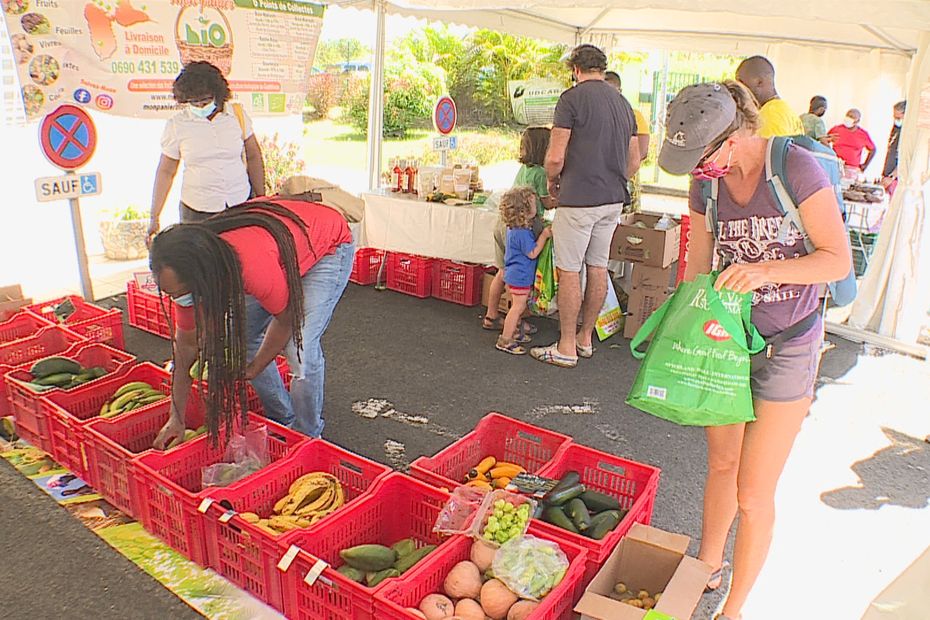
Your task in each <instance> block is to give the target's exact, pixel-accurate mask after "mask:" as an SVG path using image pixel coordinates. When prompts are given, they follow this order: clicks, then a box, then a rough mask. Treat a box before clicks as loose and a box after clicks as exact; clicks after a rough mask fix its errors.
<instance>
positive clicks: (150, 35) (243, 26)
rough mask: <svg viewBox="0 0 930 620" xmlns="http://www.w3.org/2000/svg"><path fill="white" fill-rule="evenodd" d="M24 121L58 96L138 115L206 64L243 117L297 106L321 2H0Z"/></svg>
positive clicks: (160, 110) (157, 114)
mask: <svg viewBox="0 0 930 620" xmlns="http://www.w3.org/2000/svg"><path fill="white" fill-rule="evenodd" d="M0 6H2V9H3V16H4V18H5V19H6V26H7V31H8V32H9V35H10V41H11V44H12V50H13V58H14V62H15V64H16V70H17V73H18V75H19V79H20V84H21V85H22V96H23V101H24V103H25V108H26V116H27V118H28V119H30V120H34V119H37V118H40V117H41V116H42V115H44V114H46V113H48V112H50V111H51V110H53V109H55V108H56V107H57V106H58V105H60V104H62V103H78V104H81V105H83V106H85V107H87V108H89V109H92V110H98V111H101V112H107V113H110V114H116V115H119V116H134V117H146V118H166V117H168V116H170V115H171V114H172V113H173V112H175V111H176V110H177V109H178V108H177V106H176V104H175V101H174V99H173V97H172V96H171V86H172V83H173V82H174V79H175V77H177V75H178V73H179V72H180V71H181V68H182V67H183V66H184V65H185V64H186V63H188V62H191V61H195V60H205V61H208V62H211V63H213V64H214V65H216V66H217V67H218V68H219V69H220V70H221V71H222V72H223V74H224V75H225V76H226V78H227V79H228V80H229V82H230V87H231V89H232V91H233V94H234V97H235V98H236V100H237V101H239V102H241V103H242V104H243V106H244V107H245V109H246V110H247V111H248V112H249V114H250V115H252V116H269V115H278V114H289V113H290V114H294V113H299V112H300V111H301V109H302V108H303V105H304V96H305V94H306V92H307V83H308V78H309V74H310V68H311V66H312V64H313V55H314V53H315V51H316V45H317V41H318V40H319V36H320V29H321V27H322V24H323V11H324V7H323V6H322V5H320V4H315V3H311V2H306V1H304V0H0Z"/></svg>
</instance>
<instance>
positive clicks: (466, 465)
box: [410, 413, 571, 489]
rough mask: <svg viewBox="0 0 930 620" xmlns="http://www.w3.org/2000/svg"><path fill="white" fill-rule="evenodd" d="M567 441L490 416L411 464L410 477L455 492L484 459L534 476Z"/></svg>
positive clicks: (530, 427) (540, 429)
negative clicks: (433, 452) (515, 467)
mask: <svg viewBox="0 0 930 620" xmlns="http://www.w3.org/2000/svg"><path fill="white" fill-rule="evenodd" d="M569 442H571V437H569V436H568V435H563V434H562V433H556V432H555V431H550V430H546V429H544V428H540V427H538V426H533V425H532V424H527V423H526V422H521V421H520V420H515V419H513V418H508V417H507V416H505V415H501V414H499V413H489V414H488V415H486V416H484V417H483V418H482V419H481V421H480V422H478V425H477V426H475V430H473V431H472V432H470V433H468V434H467V435H465V436H464V437H462V438H461V439H459V440H458V441H456V442H455V443H453V444H452V445H450V446H448V447H446V448H444V449H443V450H441V451H440V452H439V453H438V454H436V455H435V456H423V457H420V458H418V459H417V460H415V461H414V462H413V463H411V464H410V475H412V476H413V477H414V478H417V479H418V480H423V481H424V482H427V483H429V484H431V485H433V486H435V487H445V488H447V489H454V488H455V487H457V486H458V485H460V484H462V482H463V481H464V478H465V474H466V472H468V470H469V469H471V468H473V467H474V466H475V465H477V464H478V463H480V462H481V459H483V458H484V457H486V456H493V457H494V458H496V459H497V460H498V461H506V462H508V463H516V464H517V465H521V466H522V467H523V468H524V469H526V471H528V472H529V473H531V474H536V473H539V470H540V469H541V468H542V467H543V466H545V465H547V464H549V462H550V461H552V459H553V458H554V457H555V456H556V453H557V452H558V451H559V449H560V448H561V447H562V446H565V445H568V443H569Z"/></svg>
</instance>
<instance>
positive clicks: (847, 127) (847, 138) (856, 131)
mask: <svg viewBox="0 0 930 620" xmlns="http://www.w3.org/2000/svg"><path fill="white" fill-rule="evenodd" d="M861 120H862V113H861V112H859V110H857V109H855V108H852V109H850V110H849V111H848V112H847V113H846V118H844V119H843V124H842V125H836V126H835V127H833V128H832V129H830V132H829V133H830V136H832V138H833V143H832V145H833V150H834V151H836V154H837V156H838V157H839V158H840V159H842V160H843V162H845V164H846V168H847V170H850V169H851V170H852V171H853V172H854V173H855V174H856V175H858V173H860V172H865V169H866V168H868V167H869V164H870V163H872V159H873V158H874V157H875V143H874V142H872V137H871V136H870V135H869V133H868V132H867V131H866V130H865V129H863V128H862V127H860V126H859V122H860V121H861ZM863 150H866V151H868V155H866V158H865V161H862V151H863Z"/></svg>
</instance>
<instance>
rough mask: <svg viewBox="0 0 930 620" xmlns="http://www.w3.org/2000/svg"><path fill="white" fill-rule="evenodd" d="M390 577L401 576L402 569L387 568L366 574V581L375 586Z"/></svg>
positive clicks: (369, 585) (371, 586) (370, 585)
mask: <svg viewBox="0 0 930 620" xmlns="http://www.w3.org/2000/svg"><path fill="white" fill-rule="evenodd" d="M389 577H400V571H399V570H397V569H396V568H385V569H384V570H379V571H378V572H377V573H368V574H367V575H366V576H365V583H366V584H367V585H368V587H369V588H373V587H375V586H376V585H378V584H379V583H381V582H382V581H384V580H385V579H388V578H389Z"/></svg>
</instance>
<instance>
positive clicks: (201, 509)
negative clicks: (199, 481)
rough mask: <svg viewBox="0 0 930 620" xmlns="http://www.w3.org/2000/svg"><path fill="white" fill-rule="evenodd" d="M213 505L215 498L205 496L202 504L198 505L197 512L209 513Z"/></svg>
mask: <svg viewBox="0 0 930 620" xmlns="http://www.w3.org/2000/svg"><path fill="white" fill-rule="evenodd" d="M212 505H213V498H210V497H205V498H204V499H203V501H202V502H200V505H199V506H197V512H199V513H201V514H207V511H208V510H209V509H210V506H212Z"/></svg>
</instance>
